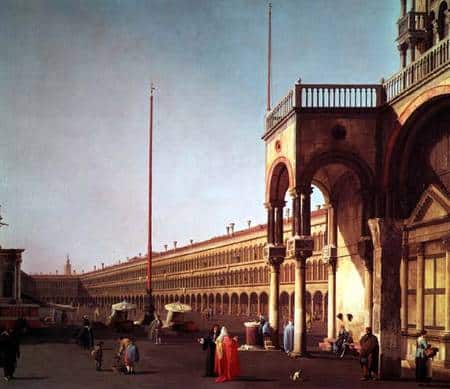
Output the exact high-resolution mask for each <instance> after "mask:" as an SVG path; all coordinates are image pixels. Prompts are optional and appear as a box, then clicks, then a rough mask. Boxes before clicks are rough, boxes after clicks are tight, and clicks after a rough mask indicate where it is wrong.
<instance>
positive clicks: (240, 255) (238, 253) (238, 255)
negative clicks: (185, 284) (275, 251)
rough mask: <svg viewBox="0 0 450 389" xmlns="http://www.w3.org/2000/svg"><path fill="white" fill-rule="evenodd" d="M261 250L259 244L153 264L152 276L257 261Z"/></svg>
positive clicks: (260, 255)
mask: <svg viewBox="0 0 450 389" xmlns="http://www.w3.org/2000/svg"><path fill="white" fill-rule="evenodd" d="M263 250H264V244H262V243H261V244H257V245H250V246H245V247H240V248H235V249H231V250H223V251H220V252H212V253H206V254H200V255H198V256H196V257H195V258H192V259H186V260H182V261H180V260H179V259H177V261H176V262H175V261H174V262H172V263H167V264H155V267H154V274H155V275H157V274H173V273H179V272H183V271H190V270H199V269H205V268H208V267H215V266H222V265H230V264H235V263H241V262H250V261H259V260H262V259H263Z"/></svg>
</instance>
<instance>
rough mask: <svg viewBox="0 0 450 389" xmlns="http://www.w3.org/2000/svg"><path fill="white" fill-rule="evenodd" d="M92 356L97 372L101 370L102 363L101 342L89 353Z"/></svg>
mask: <svg viewBox="0 0 450 389" xmlns="http://www.w3.org/2000/svg"><path fill="white" fill-rule="evenodd" d="M91 354H92V356H93V357H94V360H95V369H96V370H97V371H100V370H102V362H103V342H98V343H97V344H96V345H95V347H94V349H93V350H92V352H91Z"/></svg>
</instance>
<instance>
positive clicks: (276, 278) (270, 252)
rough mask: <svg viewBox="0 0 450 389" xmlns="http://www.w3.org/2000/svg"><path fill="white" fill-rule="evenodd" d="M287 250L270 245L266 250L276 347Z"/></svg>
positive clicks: (270, 310) (271, 316)
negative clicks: (282, 274)
mask: <svg viewBox="0 0 450 389" xmlns="http://www.w3.org/2000/svg"><path fill="white" fill-rule="evenodd" d="M285 255H286V248H285V247H284V246H275V245H272V244H268V245H267V246H266V249H265V257H266V263H267V264H268V265H269V267H270V283H269V324H270V327H271V330H272V343H273V345H274V346H275V347H278V344H279V333H278V322H279V310H280V307H279V293H280V266H281V264H282V263H283V261H284V257H285Z"/></svg>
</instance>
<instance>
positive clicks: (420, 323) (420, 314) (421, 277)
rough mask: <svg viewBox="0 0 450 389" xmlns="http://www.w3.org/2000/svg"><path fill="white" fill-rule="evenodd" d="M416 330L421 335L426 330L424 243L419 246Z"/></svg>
mask: <svg viewBox="0 0 450 389" xmlns="http://www.w3.org/2000/svg"><path fill="white" fill-rule="evenodd" d="M416 282H417V284H416V299H417V300H416V330H417V333H420V332H421V331H423V329H424V318H425V315H424V298H425V295H424V284H425V247H424V244H423V243H419V244H418V246H417V273H416Z"/></svg>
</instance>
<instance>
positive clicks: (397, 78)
mask: <svg viewBox="0 0 450 389" xmlns="http://www.w3.org/2000/svg"><path fill="white" fill-rule="evenodd" d="M449 64H450V39H449V38H446V39H445V40H444V41H442V42H441V43H440V44H439V45H437V46H435V47H432V48H431V49H429V50H428V51H427V52H425V53H424V54H423V55H422V56H421V57H420V58H419V59H417V60H416V61H414V62H413V63H411V64H410V65H408V66H406V67H405V68H404V69H402V70H401V71H400V72H399V73H397V74H395V75H394V76H392V77H391V78H389V79H388V80H387V81H386V82H385V83H384V88H385V91H386V98H387V101H391V100H393V99H395V98H396V97H397V96H399V95H400V94H402V93H403V92H405V91H406V90H408V89H409V88H411V87H413V86H414V85H417V84H418V83H419V82H421V81H422V80H424V79H426V78H427V77H428V76H429V75H430V74H431V73H434V72H435V71H437V70H439V69H441V68H443V67H445V66H446V65H449Z"/></svg>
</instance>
